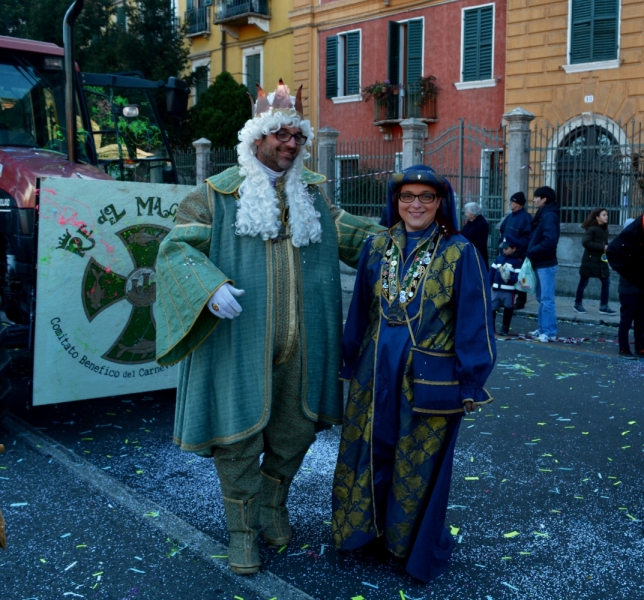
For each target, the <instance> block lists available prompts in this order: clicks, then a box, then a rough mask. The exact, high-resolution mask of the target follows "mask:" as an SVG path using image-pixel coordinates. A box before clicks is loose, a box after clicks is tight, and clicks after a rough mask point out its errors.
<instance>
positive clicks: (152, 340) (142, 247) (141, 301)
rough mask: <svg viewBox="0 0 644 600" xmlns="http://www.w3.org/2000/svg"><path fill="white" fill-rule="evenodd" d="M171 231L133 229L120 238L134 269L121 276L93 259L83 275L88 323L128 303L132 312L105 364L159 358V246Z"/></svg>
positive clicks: (158, 227)
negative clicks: (156, 318)
mask: <svg viewBox="0 0 644 600" xmlns="http://www.w3.org/2000/svg"><path fill="white" fill-rule="evenodd" d="M169 231H170V230H169V229H168V228H167V227H163V226H161V225H133V226H132V227H126V228H125V229H122V230H121V231H118V232H117V233H116V235H117V236H118V237H119V239H120V240H121V241H122V242H123V244H124V245H125V247H126V248H127V251H128V253H129V254H130V257H131V258H132V262H133V263H134V269H133V270H132V272H131V273H130V274H129V275H127V276H123V275H119V274H118V273H115V272H114V271H112V270H111V269H108V268H106V267H104V266H103V265H101V264H100V263H98V262H97V261H96V260H94V258H93V257H92V258H90V260H89V262H88V263H87V267H85V274H84V275H83V287H82V296H83V308H84V309H85V315H86V316H87V320H88V321H90V322H91V321H93V320H94V319H95V318H96V316H97V315H98V314H100V313H101V312H103V311H104V310H105V309H107V308H109V307H110V306H112V305H114V304H116V303H117V302H120V301H121V300H127V301H128V302H129V303H130V304H131V305H132V312H131V313H130V318H129V319H128V322H127V324H126V325H125V327H124V328H123V331H122V332H121V333H120V334H119V335H118V337H117V338H116V341H115V342H114V343H113V344H112V346H111V347H110V349H109V350H108V351H107V352H106V353H105V354H103V358H104V359H105V360H109V361H112V362H115V363H122V364H139V363H146V362H152V361H153V360H154V357H155V355H156V323H155V321H154V313H153V312H152V304H154V301H155V300H156V271H155V265H156V260H157V253H158V251H159V244H161V241H162V240H163V238H164V237H165V236H166V235H168V233H169Z"/></svg>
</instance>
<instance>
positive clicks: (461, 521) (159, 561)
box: [0, 314, 644, 600]
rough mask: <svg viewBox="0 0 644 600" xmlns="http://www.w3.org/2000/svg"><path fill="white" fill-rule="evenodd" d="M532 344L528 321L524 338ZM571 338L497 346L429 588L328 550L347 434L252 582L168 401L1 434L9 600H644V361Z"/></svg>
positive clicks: (96, 408)
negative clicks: (236, 561) (444, 553)
mask: <svg viewBox="0 0 644 600" xmlns="http://www.w3.org/2000/svg"><path fill="white" fill-rule="evenodd" d="M534 328H535V322H534V320H533V319H531V318H529V317H526V316H522V315H521V314H518V315H517V316H515V319H514V321H513V331H515V332H518V333H522V332H528V331H530V330H532V329H534ZM560 337H561V339H562V340H563V341H561V342H556V343H550V344H538V343H534V342H532V341H530V340H529V339H523V338H522V337H520V336H517V335H514V336H510V337H509V338H508V339H499V340H498V351H499V358H498V362H497V366H496V368H495V370H494V372H493V374H492V376H491V377H490V379H489V380H488V389H489V390H490V392H491V393H492V395H493V396H494V402H493V403H492V404H491V405H489V406H486V407H484V408H483V409H481V410H480V411H478V412H477V413H475V414H474V415H471V416H467V417H465V420H464V421H463V424H462V427H461V433H460V436H459V440H458V443H457V449H456V458H455V465H454V477H453V483H452V489H451V495H450V508H449V510H448V525H449V526H450V527H451V529H452V533H453V535H454V536H455V538H456V541H457V544H456V550H455V552H454V554H453V557H452V561H451V566H450V568H449V570H448V571H447V573H445V574H444V575H443V576H441V577H440V578H439V579H438V580H436V581H434V582H432V583H430V584H423V583H421V582H418V581H415V580H413V579H411V578H410V577H409V576H407V575H406V574H405V572H404V569H403V567H402V565H400V564H399V563H398V562H396V561H395V560H394V559H391V560H388V561H385V562H382V561H381V560H380V559H378V558H376V557H373V556H368V555H365V554H363V553H362V552H360V551H358V552H353V553H341V552H339V551H337V550H336V549H335V548H334V547H333V545H332V542H331V535H330V516H331V515H330V495H331V484H332V477H333V469H334V464H335V458H336V454H337V446H338V441H339V434H340V431H339V428H334V429H331V430H328V431H325V432H322V433H321V434H319V436H318V440H317V442H316V443H315V444H314V445H313V446H312V448H311V451H310V452H309V454H308V455H307V458H306V460H305V463H304V465H303V468H302V469H301V471H300V473H299V476H298V478H297V480H296V481H295V482H294V485H293V487H292V495H291V497H290V499H289V509H290V514H291V518H292V521H293V525H294V528H295V536H294V539H293V541H292V542H291V543H290V544H289V546H288V547H287V548H283V549H280V550H276V549H269V548H268V547H266V546H264V545H262V546H261V557H262V562H263V570H262V573H261V574H259V575H257V576H252V577H247V578H240V577H236V576H234V575H232V574H230V573H229V571H228V569H227V566H226V560H225V558H223V557H224V556H225V554H226V547H225V544H226V537H227V536H226V532H225V526H224V520H223V507H222V505H221V492H220V488H219V483H218V480H217V475H216V472H215V469H214V467H213V465H212V462H211V461H210V460H207V459H203V458H199V457H196V456H193V455H191V454H189V453H185V452H182V451H180V450H178V449H177V448H176V447H175V446H174V445H173V444H172V423H173V416H174V415H173V411H174V399H173V394H172V393H169V392H164V393H155V394H149V395H139V396H132V397H118V398H106V399H100V400H91V401H85V402H77V403H68V404H60V405H56V406H51V407H39V408H28V406H27V405H28V403H27V402H26V401H24V400H25V399H23V398H20V399H19V401H18V402H14V408H13V411H12V413H11V414H10V415H8V416H7V417H5V419H4V420H3V421H2V423H1V424H0V443H4V445H5V447H6V452H5V453H4V454H3V455H0V509H1V510H2V512H3V514H4V516H5V519H6V521H7V541H8V548H7V550H6V551H0V598H2V599H5V598H6V599H8V600H27V599H33V598H37V599H38V600H50V599H52V600H53V599H55V598H76V597H82V598H100V599H103V598H105V599H108V598H109V599H115V600H121V599H125V598H127V599H137V600H138V599H140V598H146V599H147V598H150V599H157V600H165V599H166V598H167V599H175V598H196V599H201V598H203V599H210V598H217V599H219V598H222V599H224V598H225V599H230V600H235V599H237V600H239V599H243V600H251V599H255V598H263V599H271V598H276V599H277V600H287V599H290V598H293V599H299V598H316V599H321V600H327V599H328V600H334V599H338V600H340V599H347V600H352V599H353V600H359V599H360V598H363V599H364V600H379V599H383V600H384V599H392V600H393V599H397V600H400V599H404V598H406V599H407V600H416V599H418V600H420V599H421V598H422V599H425V598H436V599H454V600H456V599H463V600H465V599H467V600H470V599H481V600H501V599H506V598H515V599H523V598H539V599H540V600H548V599H553V600H554V599H557V600H564V599H570V600H578V599H582V598H589V599H595V598H597V599H600V598H601V599H611V600H612V599H622V598H623V599H629V600H631V599H633V600H635V599H639V598H644V574H643V573H642V571H641V568H640V567H641V565H642V564H643V561H644V536H643V532H642V522H643V520H644V499H643V497H642V485H641V477H640V473H641V471H642V466H643V462H644V439H643V436H642V424H644V403H643V400H644V395H643V394H642V386H643V384H644V361H642V360H639V361H632V362H629V361H623V360H620V359H618V358H617V356H616V354H617V345H616V343H615V338H616V329H615V328H614V327H610V326H603V325H596V324H593V323H561V324H560ZM16 375H17V376H20V373H19V372H18V371H17V372H16ZM24 376H25V377H26V376H27V375H24ZM16 393H25V392H24V390H22V391H21V389H20V387H19V386H18V392H16ZM14 400H15V399H14Z"/></svg>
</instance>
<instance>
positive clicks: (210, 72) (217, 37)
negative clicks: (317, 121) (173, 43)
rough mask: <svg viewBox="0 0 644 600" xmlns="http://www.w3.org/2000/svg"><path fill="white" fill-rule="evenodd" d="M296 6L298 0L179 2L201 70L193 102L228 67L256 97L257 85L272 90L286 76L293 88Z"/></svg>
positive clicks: (193, 64) (194, 66) (193, 61)
mask: <svg viewBox="0 0 644 600" xmlns="http://www.w3.org/2000/svg"><path fill="white" fill-rule="evenodd" d="M292 9H293V0H279V1H276V0H177V13H178V15H179V18H180V19H181V23H182V24H183V23H187V25H188V39H187V43H189V44H190V60H191V70H192V71H194V72H196V74H197V78H196V79H197V85H196V86H195V87H194V89H193V96H192V101H193V103H194V102H196V101H197V100H198V98H199V95H200V94H201V93H202V92H203V91H204V90H205V89H207V88H208V86H209V85H210V84H211V83H212V82H213V81H214V80H215V78H216V77H217V75H218V74H219V73H221V72H222V71H228V72H229V73H231V74H232V75H233V77H234V78H235V79H236V80H237V81H238V82H240V83H243V84H245V85H246V86H247V87H248V89H249V91H250V92H251V94H252V95H253V96H255V93H256V87H255V83H259V84H260V85H261V86H262V87H266V89H267V91H272V90H274V89H275V86H276V84H277V81H278V79H279V78H280V77H281V78H282V79H283V80H284V81H285V82H286V83H288V84H289V85H291V87H293V85H292V83H293V29H292V27H291V25H290V21H289V12H290V11H291V10H292Z"/></svg>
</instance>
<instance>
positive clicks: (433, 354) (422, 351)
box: [412, 346, 456, 358]
mask: <svg viewBox="0 0 644 600" xmlns="http://www.w3.org/2000/svg"><path fill="white" fill-rule="evenodd" d="M412 352H421V353H422V354H429V356H439V357H440V358H443V357H444V358H448V357H450V356H456V352H440V351H439V352H432V351H431V350H424V349H423V348H419V347H418V346H414V347H413V348H412Z"/></svg>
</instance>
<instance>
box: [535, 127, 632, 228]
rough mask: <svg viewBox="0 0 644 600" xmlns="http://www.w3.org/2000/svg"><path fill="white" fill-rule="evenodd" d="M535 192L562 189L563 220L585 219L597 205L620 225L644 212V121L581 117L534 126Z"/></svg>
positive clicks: (612, 221)
mask: <svg viewBox="0 0 644 600" xmlns="http://www.w3.org/2000/svg"><path fill="white" fill-rule="evenodd" d="M530 146H531V147H530V165H529V168H530V170H531V171H530V192H534V190H535V189H536V188H538V187H539V186H542V185H548V186H550V187H552V188H553V189H554V190H556V192H557V198H558V200H559V203H560V205H561V222H562V223H581V222H583V220H584V219H585V218H586V217H587V216H588V214H589V213H590V211H591V210H592V209H593V208H599V207H603V208H606V209H608V214H609V219H610V220H609V223H611V224H621V223H623V222H624V221H625V220H626V219H627V218H629V217H635V216H637V215H639V214H641V213H642V212H643V211H644V200H643V192H644V139H643V131H642V124H641V123H636V122H635V121H631V122H630V123H627V124H626V125H624V126H623V125H622V124H621V123H615V122H613V121H609V120H607V119H601V118H598V119H592V120H591V119H588V118H583V117H581V118H579V119H576V120H573V121H572V122H570V123H569V124H567V125H566V126H563V127H555V128H552V127H545V128H536V127H535V128H533V130H532V132H531V144H530Z"/></svg>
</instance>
